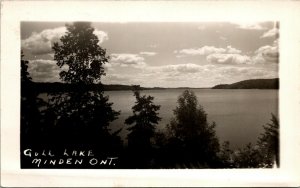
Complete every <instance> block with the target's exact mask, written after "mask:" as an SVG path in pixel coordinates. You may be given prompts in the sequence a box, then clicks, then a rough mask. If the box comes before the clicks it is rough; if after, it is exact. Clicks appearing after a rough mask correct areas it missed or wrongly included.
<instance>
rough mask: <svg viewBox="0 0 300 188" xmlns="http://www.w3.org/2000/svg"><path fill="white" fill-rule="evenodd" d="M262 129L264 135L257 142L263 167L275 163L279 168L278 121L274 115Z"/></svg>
mask: <svg viewBox="0 0 300 188" xmlns="http://www.w3.org/2000/svg"><path fill="white" fill-rule="evenodd" d="M263 128H264V133H262V134H261V136H260V137H259V139H258V141H257V144H258V146H259V147H260V153H261V155H262V163H263V166H264V167H272V166H273V165H274V163H276V165H277V167H279V121H278V119H277V118H276V116H275V115H274V114H272V118H271V123H267V124H266V125H265V126H263Z"/></svg>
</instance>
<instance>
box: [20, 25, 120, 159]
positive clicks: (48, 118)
mask: <svg viewBox="0 0 300 188" xmlns="http://www.w3.org/2000/svg"><path fill="white" fill-rule="evenodd" d="M93 31H94V29H93V28H92V27H91V25H90V23H85V22H75V23H74V24H72V25H67V32H66V34H65V35H64V36H63V37H62V38H61V41H60V42H59V43H55V44H54V47H53V50H54V59H55V60H56V61H57V65H58V66H59V67H60V68H61V72H60V78H61V80H62V81H64V82H67V83H68V84H69V85H70V86H71V87H75V88H76V90H69V91H66V90H55V89H53V92H48V98H49V100H48V101H45V102H44V103H43V104H42V105H40V104H39V100H38V99H37V95H38V94H39V92H40V90H39V88H38V87H39V86H38V84H34V83H32V82H29V80H30V78H29V77H28V76H29V74H28V72H27V70H26V69H27V66H26V65H27V62H26V61H22V62H21V67H22V71H21V76H22V102H21V109H22V112H21V114H22V120H21V127H22V134H23V133H24V134H23V135H25V136H22V137H21V139H22V140H21V142H22V143H23V145H26V144H27V147H30V148H33V149H34V148H37V149H38V148H42V149H47V148H48V149H52V150H57V151H58V150H62V149H63V148H70V149H72V148H73V149H78V148H85V149H88V148H89V149H93V151H94V152H96V153H98V155H101V156H108V155H114V156H118V153H120V152H121V150H122V142H121V139H120V137H119V136H118V133H119V132H120V130H118V131H116V132H114V133H112V132H111V130H110V129H109V124H110V122H112V121H113V120H115V119H116V118H117V116H118V115H119V112H117V111H115V110H113V109H112V103H110V102H109V98H108V96H104V93H103V89H102V88H103V87H101V83H100V80H101V76H102V75H104V68H103V64H104V63H107V62H108V57H107V56H106V51H105V50H104V49H102V48H101V47H100V46H99V45H98V42H99V41H98V38H97V36H96V35H95V34H93ZM23 62H24V63H23ZM23 80H24V81H23ZM96 83H97V85H98V86H99V87H97V89H95V90H93V91H91V90H90V89H89V87H88V86H89V85H93V84H96ZM58 85H61V84H58ZM59 87H60V86H59ZM50 90H51V89H50ZM29 127H30V129H29Z"/></svg>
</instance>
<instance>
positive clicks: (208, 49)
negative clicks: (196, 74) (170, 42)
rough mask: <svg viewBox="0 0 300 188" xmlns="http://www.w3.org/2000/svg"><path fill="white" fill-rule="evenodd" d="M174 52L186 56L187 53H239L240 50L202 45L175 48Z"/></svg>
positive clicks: (192, 54) (193, 54)
mask: <svg viewBox="0 0 300 188" xmlns="http://www.w3.org/2000/svg"><path fill="white" fill-rule="evenodd" d="M174 53H175V54H179V55H177V56H176V57H178V58H180V57H186V56H188V55H191V56H195V55H209V54H215V53H218V54H220V53H232V54H233V53H237V54H238V53H241V50H238V49H236V48H233V47H231V46H227V47H226V48H217V47H214V46H203V47H201V48H189V49H182V50H180V51H177V50H175V51H174Z"/></svg>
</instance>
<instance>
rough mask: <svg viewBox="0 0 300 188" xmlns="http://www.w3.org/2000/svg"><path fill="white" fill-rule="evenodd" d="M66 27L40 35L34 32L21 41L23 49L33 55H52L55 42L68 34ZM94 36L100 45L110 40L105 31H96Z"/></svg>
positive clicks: (46, 31) (49, 30) (48, 30)
mask: <svg viewBox="0 0 300 188" xmlns="http://www.w3.org/2000/svg"><path fill="white" fill-rule="evenodd" d="M66 31H67V30H66V27H58V28H54V29H45V30H43V31H41V32H39V33H36V32H33V33H32V34H31V35H30V36H29V37H28V38H27V39H24V40H22V41H21V47H22V49H25V50H28V51H29V52H30V53H32V54H33V55H44V54H49V53H52V46H53V43H54V42H59V39H60V38H61V37H62V36H63V35H64V34H65V33H66ZM94 34H95V35H96V36H97V37H98V39H99V44H100V43H102V42H103V41H105V40H108V35H107V33H105V32H104V31H99V30H95V31H94Z"/></svg>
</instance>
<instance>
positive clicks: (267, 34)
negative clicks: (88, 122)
mask: <svg viewBox="0 0 300 188" xmlns="http://www.w3.org/2000/svg"><path fill="white" fill-rule="evenodd" d="M278 35H279V30H278V29H277V28H273V29H271V30H269V31H267V32H265V33H264V34H263V35H262V36H261V37H260V38H270V37H276V38H278Z"/></svg>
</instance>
